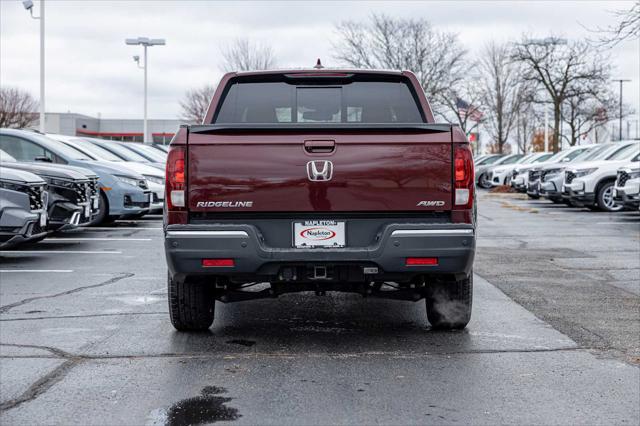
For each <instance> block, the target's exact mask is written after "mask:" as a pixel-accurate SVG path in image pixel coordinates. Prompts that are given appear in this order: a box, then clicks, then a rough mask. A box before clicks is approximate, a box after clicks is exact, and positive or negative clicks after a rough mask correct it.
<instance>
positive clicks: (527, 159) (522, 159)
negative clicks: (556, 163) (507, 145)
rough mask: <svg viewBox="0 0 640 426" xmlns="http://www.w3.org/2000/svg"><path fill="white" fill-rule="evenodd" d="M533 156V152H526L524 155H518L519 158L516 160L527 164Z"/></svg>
mask: <svg viewBox="0 0 640 426" xmlns="http://www.w3.org/2000/svg"><path fill="white" fill-rule="evenodd" d="M534 157H535V154H527V155H525V156H524V157H520V159H519V160H518V161H517V163H518V164H527V163H529V162H530V161H531V159H532V158H534Z"/></svg>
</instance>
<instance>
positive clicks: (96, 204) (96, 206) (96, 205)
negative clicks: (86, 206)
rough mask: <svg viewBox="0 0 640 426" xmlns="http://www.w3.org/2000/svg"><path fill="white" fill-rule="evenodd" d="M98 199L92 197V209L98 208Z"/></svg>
mask: <svg viewBox="0 0 640 426" xmlns="http://www.w3.org/2000/svg"><path fill="white" fill-rule="evenodd" d="M98 201H99V199H98V197H96V198H94V199H93V208H94V209H97V208H98Z"/></svg>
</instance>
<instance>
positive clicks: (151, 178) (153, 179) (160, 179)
mask: <svg viewBox="0 0 640 426" xmlns="http://www.w3.org/2000/svg"><path fill="white" fill-rule="evenodd" d="M144 177H145V178H146V179H147V180H148V181H149V182H153V183H157V184H158V185H164V178H163V177H158V176H151V175H144Z"/></svg>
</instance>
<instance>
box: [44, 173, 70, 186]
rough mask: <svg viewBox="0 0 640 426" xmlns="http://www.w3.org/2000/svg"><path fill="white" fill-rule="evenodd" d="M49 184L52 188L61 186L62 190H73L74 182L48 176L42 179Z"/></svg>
mask: <svg viewBox="0 0 640 426" xmlns="http://www.w3.org/2000/svg"><path fill="white" fill-rule="evenodd" d="M42 178H43V179H44V180H46V181H47V183H48V184H49V185H51V186H59V187H62V188H73V181H70V180H65V179H56V178H52V177H48V176H43V177H42Z"/></svg>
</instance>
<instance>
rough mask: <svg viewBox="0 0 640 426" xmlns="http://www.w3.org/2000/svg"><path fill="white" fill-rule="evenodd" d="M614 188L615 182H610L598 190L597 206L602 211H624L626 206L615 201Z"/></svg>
mask: <svg viewBox="0 0 640 426" xmlns="http://www.w3.org/2000/svg"><path fill="white" fill-rule="evenodd" d="M614 186H615V182H613V181H609V182H605V183H603V184H602V185H600V187H599V188H598V193H597V194H596V204H597V205H598V208H599V209H600V210H603V211H605V212H619V211H620V210H622V209H623V207H624V206H623V205H622V204H620V203H617V202H616V201H615V200H614V199H613V191H614Z"/></svg>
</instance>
